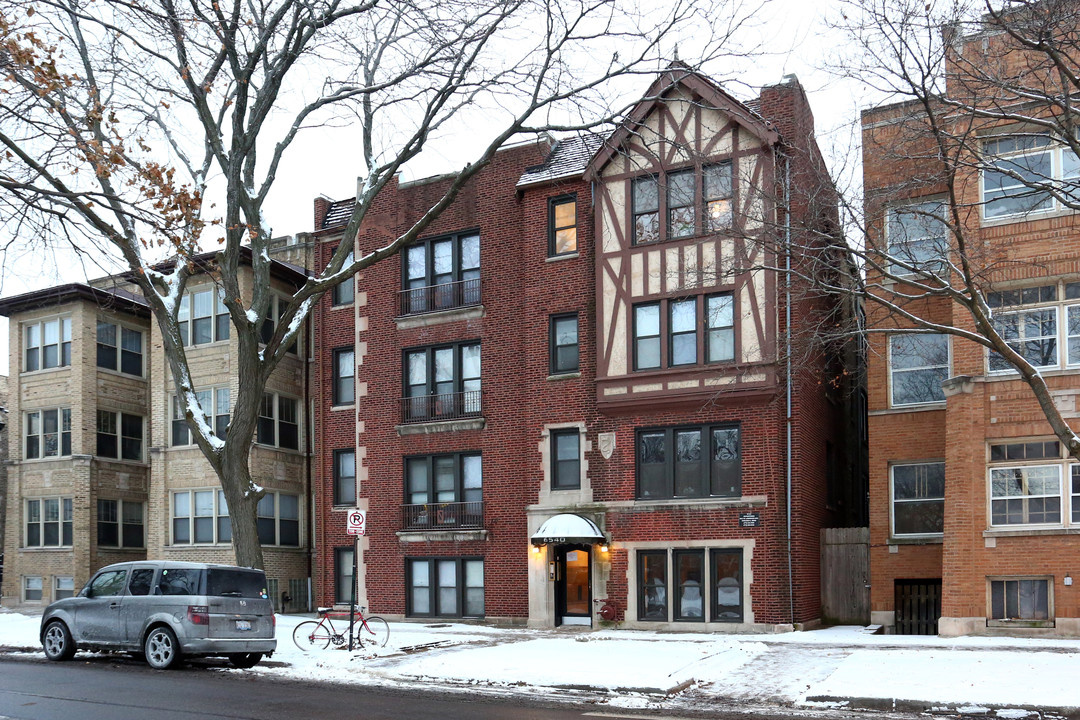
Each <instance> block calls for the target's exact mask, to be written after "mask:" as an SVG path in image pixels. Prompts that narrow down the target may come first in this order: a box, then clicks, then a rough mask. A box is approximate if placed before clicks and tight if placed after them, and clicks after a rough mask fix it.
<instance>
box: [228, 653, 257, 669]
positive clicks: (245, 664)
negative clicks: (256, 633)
mask: <svg viewBox="0 0 1080 720" xmlns="http://www.w3.org/2000/svg"><path fill="white" fill-rule="evenodd" d="M260 660H262V653H233V654H232V655H229V662H231V663H232V664H233V665H234V666H235V667H238V668H240V669H241V670H247V669H248V668H253V667H255V666H256V665H257V664H258V663H259V661H260Z"/></svg>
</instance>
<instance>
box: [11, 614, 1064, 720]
mask: <svg viewBox="0 0 1080 720" xmlns="http://www.w3.org/2000/svg"><path fill="white" fill-rule="evenodd" d="M307 619H309V617H308V616H301V615H284V616H279V617H278V651H277V652H276V653H275V654H274V656H273V658H272V659H271V660H269V661H264V662H263V663H261V664H260V665H258V666H256V668H254V669H253V670H250V671H236V672H258V673H261V674H265V675H271V676H281V677H287V678H290V679H300V680H303V679H309V680H312V681H320V682H340V683H349V684H356V685H368V686H373V685H380V686H394V687H401V688H414V689H415V688H424V689H431V688H432V687H433V686H437V687H440V688H444V689H447V690H451V691H452V690H458V691H467V692H472V693H483V694H489V695H491V694H494V695H522V696H526V695H528V696H536V695H538V694H541V695H543V696H544V697H545V698H546V699H559V698H563V699H567V700H578V701H586V702H592V703H597V704H600V705H603V706H606V707H608V708H612V709H614V708H621V709H633V708H638V709H653V710H663V711H665V712H673V711H675V712H677V711H679V710H684V711H694V710H707V709H709V708H710V707H713V708H715V707H716V706H717V705H718V704H721V703H723V704H730V703H731V702H738V703H739V704H740V705H744V704H749V705H753V706H770V705H771V706H776V705H781V706H788V707H796V708H798V707H802V708H807V709H809V708H819V709H824V710H828V709H836V710H846V709H855V708H864V709H875V710H897V711H901V712H927V711H936V712H944V711H951V712H961V713H964V714H975V715H987V714H989V715H994V714H996V716H998V717H1004V718H1022V717H1025V716H1028V715H1029V714H1034V712H1035V711H1041V712H1042V714H1044V715H1045V714H1048V713H1052V714H1055V715H1059V716H1064V717H1068V718H1076V719H1077V720H1080V683H1077V678H1080V652H1078V651H1080V640H1028V639H1017V638H974V637H972V638H955V639H942V638H937V637H917V636H895V635H888V636H886V635H873V634H870V633H869V632H868V631H867V630H866V629H865V628H859V627H839V628H830V629H827V630H817V631H812V632H803V633H786V634H782V635H713V634H695V633H655V632H640V631H628V630H599V631H584V632H582V631H569V630H525V629H505V628H494V627H488V626H483V625H465V624H459V623H439V622H433V623H427V624H420V623H391V626H390V627H391V629H390V642H389V643H388V644H387V647H385V648H380V649H378V650H375V651H372V650H368V649H363V650H359V651H357V652H354V653H352V654H350V653H349V652H348V651H347V650H340V649H339V650H335V649H329V650H321V651H317V652H308V653H305V652H302V651H300V650H299V649H298V648H297V647H296V646H295V645H294V644H293V642H292V631H293V628H294V627H295V626H296V625H297V624H298V623H300V622H302V621H303V620H307ZM38 623H39V618H37V617H33V616H25V615H19V614H16V613H3V612H0V648H2V649H3V650H4V651H9V652H10V651H20V650H21V651H30V652H35V653H40V648H39V647H38V646H37V641H36V640H37V627H38ZM432 644H434V645H432Z"/></svg>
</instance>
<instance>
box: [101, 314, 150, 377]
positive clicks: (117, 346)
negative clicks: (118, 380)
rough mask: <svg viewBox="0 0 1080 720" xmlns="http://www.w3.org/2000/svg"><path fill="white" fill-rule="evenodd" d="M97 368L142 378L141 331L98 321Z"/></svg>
mask: <svg viewBox="0 0 1080 720" xmlns="http://www.w3.org/2000/svg"><path fill="white" fill-rule="evenodd" d="M97 366H98V367H99V368H104V369H105V370H115V371H116V372H121V373H124V374H125V375H134V376H135V377H142V376H143V333H142V331H141V330H134V329H132V328H129V327H126V326H124V325H118V324H117V323H112V322H107V321H105V320H101V319H99V320H98V322H97Z"/></svg>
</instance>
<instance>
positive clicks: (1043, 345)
mask: <svg viewBox="0 0 1080 720" xmlns="http://www.w3.org/2000/svg"><path fill="white" fill-rule="evenodd" d="M1061 298H1063V299H1061ZM1078 301H1080V283H1075V282H1074V283H1065V284H1064V285H1042V286H1039V287H1029V288H1023V289H1019V290H1002V291H998V292H991V293H987V296H986V302H987V304H988V305H989V306H990V307H991V308H994V329H995V330H996V331H997V332H998V334H999V335H1001V337H1002V339H1003V340H1004V341H1005V342H1006V343H1007V344H1008V346H1009V347H1010V348H1012V349H1013V350H1014V351H1016V353H1017V354H1019V355H1020V356H1022V357H1023V358H1024V359H1025V360H1027V361H1028V362H1029V363H1031V364H1032V365H1034V366H1035V367H1036V368H1039V369H1046V368H1054V367H1059V366H1060V365H1061V363H1062V358H1061V352H1060V348H1061V346H1062V345H1063V344H1064V345H1065V347H1066V350H1065V364H1066V365H1072V364H1080V304H1078ZM1062 314H1064V317H1065V319H1066V322H1065V324H1064V325H1065V326H1064V331H1065V336H1064V337H1062V336H1061V335H1062V329H1063V328H1062V327H1061V323H1060V321H1059V318H1060V317H1061V316H1062ZM989 369H990V371H991V372H1001V371H1010V370H1013V369H1014V368H1013V366H1012V365H1011V364H1010V363H1009V362H1008V361H1007V360H1006V359H1005V358H1004V357H1003V356H1001V355H999V354H998V353H996V352H993V351H991V352H990V357H989Z"/></svg>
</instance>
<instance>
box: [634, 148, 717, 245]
mask: <svg viewBox="0 0 1080 720" xmlns="http://www.w3.org/2000/svg"><path fill="white" fill-rule="evenodd" d="M661 189H663V191H664V192H663V193H661ZM630 192H631V205H632V215H633V241H634V244H635V245H643V244H647V243H652V242H657V241H659V240H664V239H667V240H678V239H681V238H687V237H693V236H695V235H698V234H702V233H713V232H721V231H724V230H727V229H728V228H729V227H731V205H732V173H731V163H730V162H723V163H718V164H715V165H706V166H704V167H702V168H700V170H699V169H697V168H692V167H691V168H685V169H681V170H673V171H669V172H664V173H661V174H660V175H645V176H642V177H638V178H634V179H633V180H632V181H631V188H630ZM661 198H663V201H664V202H663V214H664V223H663V227H661V223H660V217H661V203H660V201H661Z"/></svg>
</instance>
